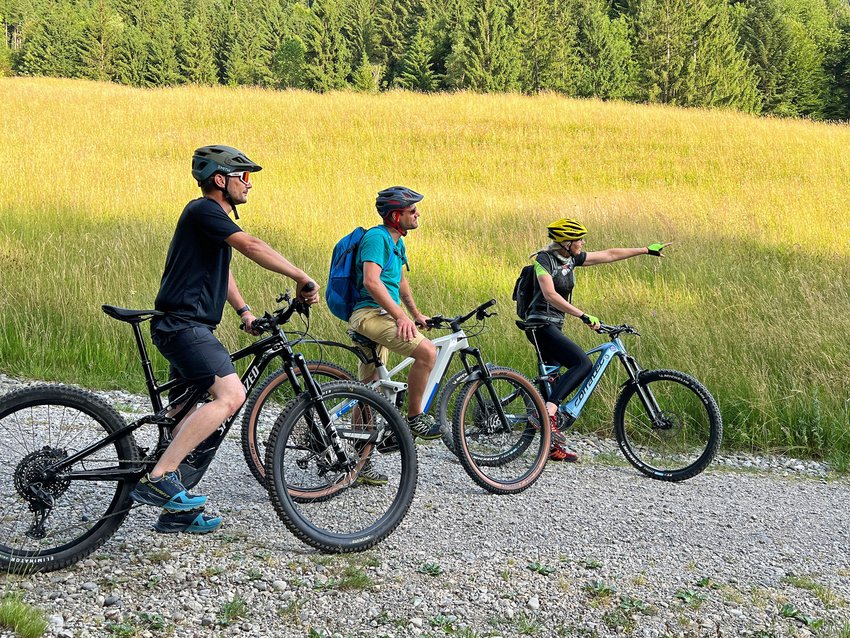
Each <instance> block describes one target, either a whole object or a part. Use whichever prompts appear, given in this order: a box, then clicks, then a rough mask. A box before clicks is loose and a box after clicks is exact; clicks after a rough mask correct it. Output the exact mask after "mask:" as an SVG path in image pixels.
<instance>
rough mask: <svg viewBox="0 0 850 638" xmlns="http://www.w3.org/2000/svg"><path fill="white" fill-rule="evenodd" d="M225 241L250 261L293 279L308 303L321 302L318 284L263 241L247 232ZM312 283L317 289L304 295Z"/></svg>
mask: <svg viewBox="0 0 850 638" xmlns="http://www.w3.org/2000/svg"><path fill="white" fill-rule="evenodd" d="M225 241H227V243H228V244H230V246H232V247H233V248H235V249H236V250H238V251H239V252H240V253H242V254H243V255H245V256H246V257H247V258H248V259H250V260H251V261H253V262H256V263H257V264H259V265H260V266H262V267H263V268H265V269H266V270H271V271H272V272H276V273H278V274H281V275H284V276H285V277H289V278H290V279H292V280H293V281H294V282H295V284H296V286H295V294H296V295H298V296H300V297H301V298H302V299H303V300H304V301H306V302H307V303H310V304H314V303H316V302H317V301H318V300H319V286H318V284H316V282H315V281H313V280H312V279H311V278H310V277H309V276H308V275H307V273H305V272H304V271H303V270H301V269H300V268H298V267H296V266H294V265H293V264H292V263H291V262H290V261H289V260H288V259H286V257H284V256H283V255H281V254H280V253H279V252H277V251H276V250H275V249H274V248H272V247H271V246H269V245H268V244H267V243H266V242H264V241H263V240H262V239H259V238H257V237H254V236H253V235H249V234H248V233H246V232H238V233H233V234H232V235H231V236H230V237H228V238H227V239H226V240H225ZM311 281H312V282H313V285H314V286H315V288H314V289H313V290H311V291H310V292H309V293H304V292H303V288H304V286H305V285H307V283H309V282H311ZM234 284H235V282H234Z"/></svg>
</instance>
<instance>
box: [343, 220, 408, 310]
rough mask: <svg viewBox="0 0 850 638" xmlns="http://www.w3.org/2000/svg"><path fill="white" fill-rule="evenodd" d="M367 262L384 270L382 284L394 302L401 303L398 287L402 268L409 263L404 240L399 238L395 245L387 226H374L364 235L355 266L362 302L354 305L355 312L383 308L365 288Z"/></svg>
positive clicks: (382, 271) (358, 290)
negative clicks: (364, 273)
mask: <svg viewBox="0 0 850 638" xmlns="http://www.w3.org/2000/svg"><path fill="white" fill-rule="evenodd" d="M365 261H371V262H373V263H376V264H378V265H379V266H380V267H381V268H382V270H381V282H382V283H383V284H384V285H385V286H386V287H387V290H388V291H389V293H390V297H392V299H393V301H395V302H396V303H400V301H399V291H398V287H399V284H400V283H401V268H402V265H403V264H406V263H407V253H406V252H405V249H404V240H403V239H402V238H401V237H399V238H398V241H397V242H396V243H395V244H393V238H392V235H391V234H390V231H389V230H388V229H387V228H386V227H385V226H374V227H373V228H370V229H369V230H367V231H366V234H365V235H363V239H361V240H360V250H359V251H358V253H357V263H356V265H355V269H356V274H357V292H358V293H359V294H360V301H358V302H357V303H356V304H354V310H357V309H358V308H380V307H381V304H379V303H378V302H377V301H375V300H374V299H373V298H372V295H370V294H369V291H368V290H366V288H365V287H364V286H363V262H365Z"/></svg>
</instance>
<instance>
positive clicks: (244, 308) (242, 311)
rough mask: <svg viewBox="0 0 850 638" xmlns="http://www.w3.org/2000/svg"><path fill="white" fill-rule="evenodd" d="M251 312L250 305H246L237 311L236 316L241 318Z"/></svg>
mask: <svg viewBox="0 0 850 638" xmlns="http://www.w3.org/2000/svg"><path fill="white" fill-rule="evenodd" d="M249 310H251V306H249V305H248V304H245V305H244V306H242V307H241V308H240V309H239V310H237V311H236V314H237V315H239V316H240V317H241V316H242V315H244V314H245V313H246V312H248V311H249Z"/></svg>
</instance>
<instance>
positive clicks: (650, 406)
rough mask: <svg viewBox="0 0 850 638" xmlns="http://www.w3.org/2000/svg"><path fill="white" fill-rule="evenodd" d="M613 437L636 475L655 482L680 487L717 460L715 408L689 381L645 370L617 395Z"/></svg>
mask: <svg viewBox="0 0 850 638" xmlns="http://www.w3.org/2000/svg"><path fill="white" fill-rule="evenodd" d="M652 414H655V415H656V416H655V418H653V417H652V416H651V415H652ZM614 434H615V436H616V438H617V443H618V444H619V446H620V450H621V451H622V452H623V454H624V455H625V457H626V459H627V460H628V461H629V463H631V464H632V465H633V466H635V467H636V468H637V469H638V470H640V471H641V472H643V473H644V474H646V475H647V476H649V477H651V478H654V479H658V480H661V481H684V480H685V479H688V478H691V477H692V476H696V475H697V474H699V473H700V472H702V471H703V470H704V469H705V468H706V467H707V466H708V464H709V463H711V460H712V459H713V458H714V455H715V454H717V449H718V448H719V447H720V442H721V440H722V438H723V422H722V418H721V416H720V408H718V407H717V402H716V401H715V400H714V398H713V397H712V396H711V394H710V393H709V391H708V390H707V389H706V388H705V386H703V385H702V384H701V383H700V382H699V381H697V380H696V379H694V378H693V377H692V376H690V375H687V374H685V373H683V372H678V371H676V370H649V371H646V372H642V373H641V374H640V376H639V377H638V380H637V382H633V383H629V384H628V385H626V386H625V387H624V388H623V390H622V391H621V392H620V396H619V397H618V398H617V403H616V405H615V406H614Z"/></svg>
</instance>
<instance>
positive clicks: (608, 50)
mask: <svg viewBox="0 0 850 638" xmlns="http://www.w3.org/2000/svg"><path fill="white" fill-rule="evenodd" d="M575 11H576V17H575V20H576V25H577V27H578V35H577V38H576V39H577V42H576V53H577V57H578V64H577V67H578V71H577V76H578V77H577V81H576V84H577V86H576V92H577V94H578V95H580V96H583V97H598V98H603V99H624V98H627V97H629V96H630V95H631V94H632V92H633V91H634V86H633V73H634V61H633V59H632V46H631V42H630V41H629V32H628V24H627V22H626V18H625V16H621V17H617V18H615V19H613V20H612V19H611V18H610V17H609V15H608V12H607V6H606V3H605V1H604V0H579V1H578V2H577V3H576V6H575Z"/></svg>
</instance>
